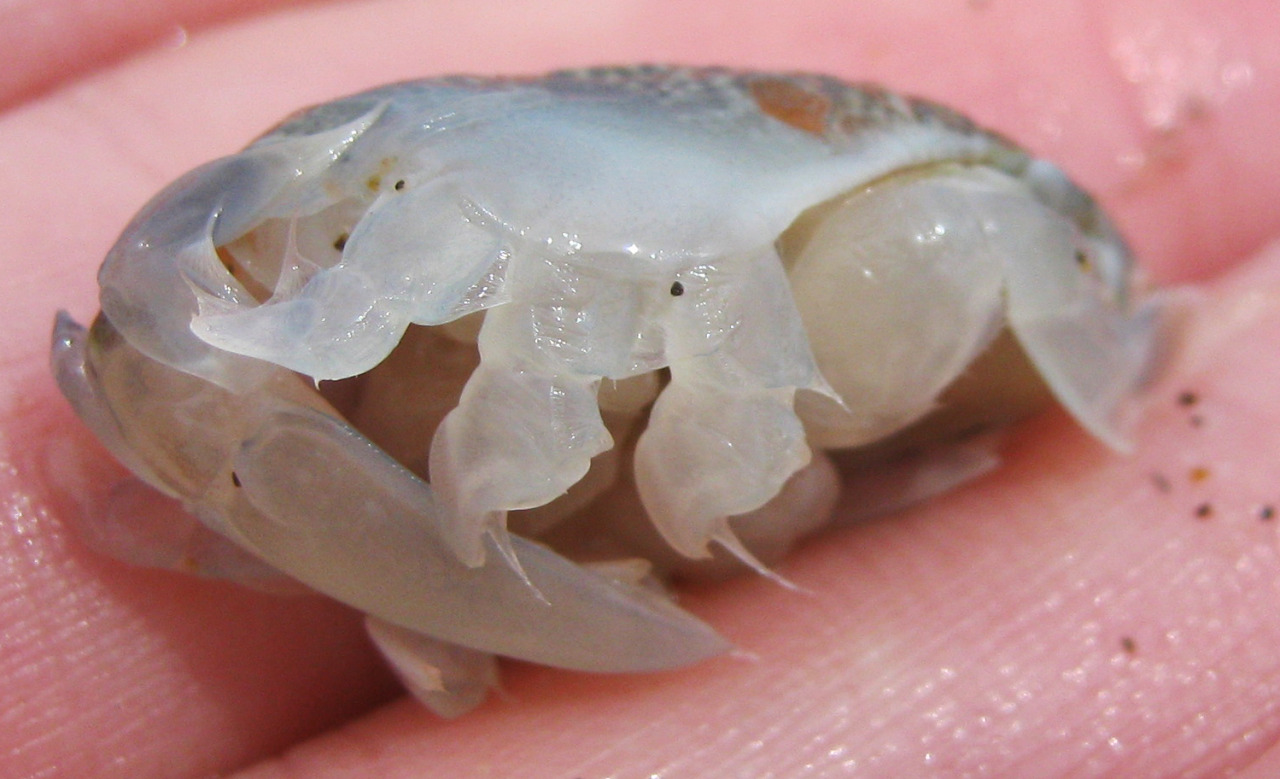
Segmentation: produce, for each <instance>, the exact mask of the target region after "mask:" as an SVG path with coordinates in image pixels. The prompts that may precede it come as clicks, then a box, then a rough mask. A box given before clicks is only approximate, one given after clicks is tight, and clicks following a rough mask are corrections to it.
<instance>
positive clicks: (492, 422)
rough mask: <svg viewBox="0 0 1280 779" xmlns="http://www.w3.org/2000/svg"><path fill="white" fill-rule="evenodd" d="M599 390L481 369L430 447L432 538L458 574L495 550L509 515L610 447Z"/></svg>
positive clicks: (585, 381) (511, 368) (568, 377)
mask: <svg viewBox="0 0 1280 779" xmlns="http://www.w3.org/2000/svg"><path fill="white" fill-rule="evenodd" d="M598 385H599V380H598V379H596V378H594V377H591V376H578V375H572V374H560V375H549V374H546V373H543V372H541V371H540V370H537V369H533V368H527V367H523V366H519V365H504V364H499V365H491V364H489V363H488V362H486V361H484V360H482V361H481V363H480V365H479V366H478V367H477V368H476V370H475V372H474V373H472V375H471V378H469V379H468V380H467V384H466V386H465V387H464V388H463V390H462V397H461V398H460V399H459V402H458V406H457V407H456V408H455V409H454V410H453V411H450V412H449V414H448V415H447V416H446V417H445V418H444V421H443V422H441V423H440V427H439V429H437V431H436V434H435V438H434V440H433V441H432V442H431V455H430V458H429V462H430V472H431V486H432V489H433V490H435V494H436V496H437V500H438V502H439V505H440V507H441V516H440V517H439V518H438V519H437V522H438V523H439V524H440V532H441V534H442V535H443V537H444V538H445V539H446V541H447V543H448V544H449V546H450V547H451V548H452V549H453V550H454V553H455V554H456V555H457V557H458V559H460V560H462V561H463V562H465V563H466V564H467V565H480V564H481V563H483V562H484V561H485V553H484V543H483V539H484V536H485V535H486V534H489V535H490V536H493V537H494V538H495V540H497V541H498V542H499V546H500V547H501V546H502V544H503V543H505V542H504V538H505V534H506V531H505V514H506V511H507V510H508V509H521V508H532V507H534V506H541V505H543V504H545V503H549V502H550V501H552V500H553V499H555V498H556V497H558V496H560V495H561V494H563V493H564V492H565V490H567V489H569V487H570V486H572V485H573V484H574V483H576V482H577V481H578V480H579V479H581V478H582V477H583V476H584V475H585V474H586V472H587V469H588V468H590V466H591V458H592V457H594V456H595V455H597V454H600V453H601V452H603V451H605V450H606V449H608V448H609V447H611V446H612V445H613V438H612V437H611V436H610V435H609V431H608V430H607V429H606V428H605V426H604V422H603V421H602V420H601V418H600V409H599V407H598V406H597V404H596V389H597V387H598Z"/></svg>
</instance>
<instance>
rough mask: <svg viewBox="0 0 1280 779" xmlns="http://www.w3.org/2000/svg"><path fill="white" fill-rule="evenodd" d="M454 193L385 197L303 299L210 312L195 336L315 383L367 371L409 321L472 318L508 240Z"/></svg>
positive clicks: (426, 189) (194, 326) (435, 189)
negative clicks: (470, 214)
mask: <svg viewBox="0 0 1280 779" xmlns="http://www.w3.org/2000/svg"><path fill="white" fill-rule="evenodd" d="M446 190H447V188H446V187H444V186H423V187H421V188H418V189H414V190H412V191H406V192H393V193H392V194H389V195H386V196H384V197H382V198H381V199H379V200H378V202H377V203H375V204H374V205H373V206H372V207H371V208H370V209H369V212H368V213H367V214H366V215H365V216H364V218H363V219H361V220H360V222H359V225H358V226H357V227H356V229H355V231H354V232H353V233H352V234H351V237H350V238H349V239H347V242H346V246H345V248H344V253H343V260H342V262H341V263H339V264H338V265H335V266H334V267H332V268H328V269H326V270H323V271H321V272H319V273H317V274H316V275H315V276H313V277H311V279H310V280H308V281H307V282H306V284H305V285H303V287H302V289H301V290H300V291H299V292H298V294H296V295H295V296H293V297H292V298H289V299H272V300H270V301H267V302H266V303H265V304H263V305H261V306H256V307H252V308H241V309H239V310H234V311H225V310H224V311H218V310H212V311H209V310H202V311H201V315H200V316H198V317H196V318H195V320H194V321H192V323H191V330H192V331H193V332H194V333H195V334H196V335H198V336H199V337H200V338H201V339H203V340H204V341H205V342H206V343H209V344H211V345H213V346H215V347H217V348H219V349H224V350H226V351H229V352H233V353H236V354H243V355H246V356H249V357H256V358H258V359H260V360H266V361H267V362H272V363H275V364H277V365H283V366H285V367H287V368H289V369H291V370H295V371H297V372H299V373H303V374H306V375H307V376H311V377H313V378H316V379H341V378H346V377H348V376H354V375H356V374H359V373H364V372H365V371H368V370H369V369H371V368H373V367H374V366H375V365H377V364H378V363H379V362H381V361H382V360H383V359H384V358H385V357H386V356H387V355H388V354H390V352H391V350H392V349H394V348H395V346H396V344H397V343H398V342H399V340H400V337H401V335H403V333H404V330H405V327H406V326H408V324H409V322H410V321H414V322H418V323H422V324H438V323H440V322H444V321H447V320H449V319H452V318H455V317H457V316H459V315H460V314H461V313H465V312H459V311H458V310H457V307H458V303H459V301H460V300H462V299H463V298H464V297H465V296H466V294H467V292H468V291H469V290H470V289H471V288H472V287H473V286H475V284H476V283H477V282H479V281H480V280H481V279H482V277H483V276H484V275H485V273H486V272H487V271H488V270H489V268H490V267H492V266H493V264H494V263H495V262H496V261H497V260H498V259H499V256H500V252H501V249H502V246H501V243H500V241H499V239H498V238H497V237H496V236H495V235H494V233H492V232H491V231H489V230H488V229H485V228H483V227H480V226H478V225H477V224H476V223H474V222H473V221H471V220H470V219H468V218H467V217H466V215H465V214H464V213H463V211H462V210H461V209H460V207H459V206H458V205H457V203H456V200H453V199H450V196H449V195H448V194H447V192H446ZM476 307H477V308H478V307H479V305H477V306H476Z"/></svg>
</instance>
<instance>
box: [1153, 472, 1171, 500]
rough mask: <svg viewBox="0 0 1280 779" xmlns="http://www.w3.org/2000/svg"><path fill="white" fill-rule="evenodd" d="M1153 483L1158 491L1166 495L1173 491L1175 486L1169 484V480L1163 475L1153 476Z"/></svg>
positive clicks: (1155, 474)
mask: <svg viewBox="0 0 1280 779" xmlns="http://www.w3.org/2000/svg"><path fill="white" fill-rule="evenodd" d="M1151 483H1152V484H1154V485H1155V487H1156V490H1157V491H1159V492H1163V493H1164V494H1166V495H1167V494H1169V493H1170V492H1172V491H1173V485H1172V484H1170V483H1169V479H1168V478H1167V477H1166V476H1165V475H1164V474H1163V473H1153V474H1151Z"/></svg>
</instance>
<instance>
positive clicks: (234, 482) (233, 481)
mask: <svg viewBox="0 0 1280 779" xmlns="http://www.w3.org/2000/svg"><path fill="white" fill-rule="evenodd" d="M231 484H232V485H233V486H236V487H239V486H240V475H239V474H237V473H236V472H235V471H232V472H231Z"/></svg>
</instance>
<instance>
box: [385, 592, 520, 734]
mask: <svg viewBox="0 0 1280 779" xmlns="http://www.w3.org/2000/svg"><path fill="white" fill-rule="evenodd" d="M364 624H365V629H366V630H368V631H369V637H370V638H371V639H373V643H374V645H375V646H377V647H378V651H379V652H381V653H382V656H383V657H384V658H386V660H387V662H388V663H390V664H391V667H392V668H393V669H394V670H395V672H396V676H398V677H399V678H400V681H401V682H403V683H404V686H405V688H406V689H408V690H409V692H410V693H412V695H413V697H415V698H417V699H418V700H419V701H421V702H422V704H423V705H424V706H426V707H427V708H429V709H431V710H432V711H433V712H435V713H436V714H438V715H440V716H441V717H447V718H452V717H458V716H461V715H463V714H466V713H467V712H468V711H471V710H472V709H474V708H475V707H477V706H479V705H480V704H481V703H483V702H484V699H485V697H486V696H488V694H489V690H491V689H494V688H496V687H497V686H498V663H497V660H496V659H495V658H494V656H493V655H491V654H488V653H487V652H479V651H476V650H474V649H468V648H466V647H463V646H458V645H457V644H448V643H445V642H443V641H437V640H436V639H434V638H431V637H430V636H425V635H423V634H421V633H417V632H414V631H412V630H409V629H407V628H403V627H400V626H399V625H393V624H391V623H390V622H386V621H384V620H380V619H378V618H377V617H366V618H365V623H364Z"/></svg>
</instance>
